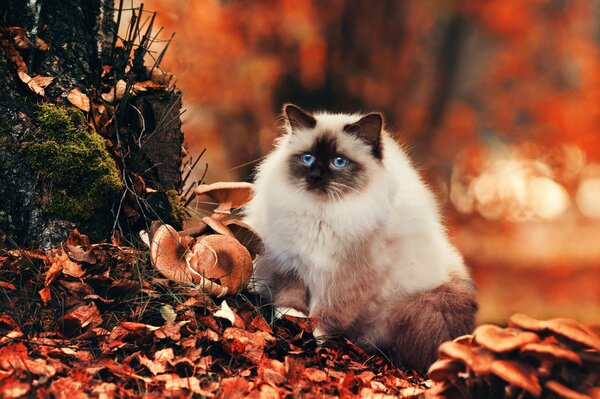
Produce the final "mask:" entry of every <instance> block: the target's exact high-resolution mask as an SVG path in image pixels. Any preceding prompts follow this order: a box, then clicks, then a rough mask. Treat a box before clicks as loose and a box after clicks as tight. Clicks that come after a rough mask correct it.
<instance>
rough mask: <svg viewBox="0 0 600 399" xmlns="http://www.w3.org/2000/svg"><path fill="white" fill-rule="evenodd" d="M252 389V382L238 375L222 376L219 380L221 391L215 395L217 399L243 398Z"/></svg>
mask: <svg viewBox="0 0 600 399" xmlns="http://www.w3.org/2000/svg"><path fill="white" fill-rule="evenodd" d="M251 389H252V384H251V383H250V382H249V381H247V380H245V379H243V378H240V377H230V378H223V379H222V380H221V392H220V393H219V394H218V395H217V398H219V399H243V398H246V396H247V394H248V392H250V390H251Z"/></svg>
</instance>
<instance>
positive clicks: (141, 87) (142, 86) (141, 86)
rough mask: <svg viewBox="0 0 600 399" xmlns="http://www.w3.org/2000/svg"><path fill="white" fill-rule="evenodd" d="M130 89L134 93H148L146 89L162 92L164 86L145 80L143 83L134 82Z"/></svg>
mask: <svg viewBox="0 0 600 399" xmlns="http://www.w3.org/2000/svg"><path fill="white" fill-rule="evenodd" d="M131 87H132V89H133V90H134V91H136V92H138V91H148V89H151V90H164V89H165V88H166V85H165V84H162V83H156V82H153V81H151V80H145V81H143V82H136V83H134V84H133V85H132V86H131Z"/></svg>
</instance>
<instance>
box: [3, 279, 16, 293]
mask: <svg viewBox="0 0 600 399" xmlns="http://www.w3.org/2000/svg"><path fill="white" fill-rule="evenodd" d="M0 287H1V288H4V289H7V290H13V291H14V290H16V289H17V287H15V285H14V284H12V283H8V282H6V281H0Z"/></svg>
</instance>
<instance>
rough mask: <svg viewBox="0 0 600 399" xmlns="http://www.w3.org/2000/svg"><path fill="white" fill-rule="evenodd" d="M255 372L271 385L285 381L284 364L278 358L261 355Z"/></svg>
mask: <svg viewBox="0 0 600 399" xmlns="http://www.w3.org/2000/svg"><path fill="white" fill-rule="evenodd" d="M257 373H258V376H259V378H260V379H261V380H262V381H263V382H265V383H267V384H269V385H272V386H274V387H275V386H277V385H282V384H284V383H285V382H286V380H287V379H286V377H285V374H286V373H285V365H284V364H283V363H281V362H280V361H279V360H275V359H269V358H267V357H263V358H262V359H261V361H260V363H259V364H258V368H257Z"/></svg>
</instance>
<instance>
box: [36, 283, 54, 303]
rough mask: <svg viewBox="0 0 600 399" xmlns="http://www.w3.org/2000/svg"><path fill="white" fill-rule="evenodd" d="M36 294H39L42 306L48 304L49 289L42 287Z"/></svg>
mask: <svg viewBox="0 0 600 399" xmlns="http://www.w3.org/2000/svg"><path fill="white" fill-rule="evenodd" d="M38 294H40V298H41V299H42V302H44V305H47V304H48V302H50V300H51V299H52V294H51V292H50V288H48V287H44V288H42V289H41V290H39V291H38Z"/></svg>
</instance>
